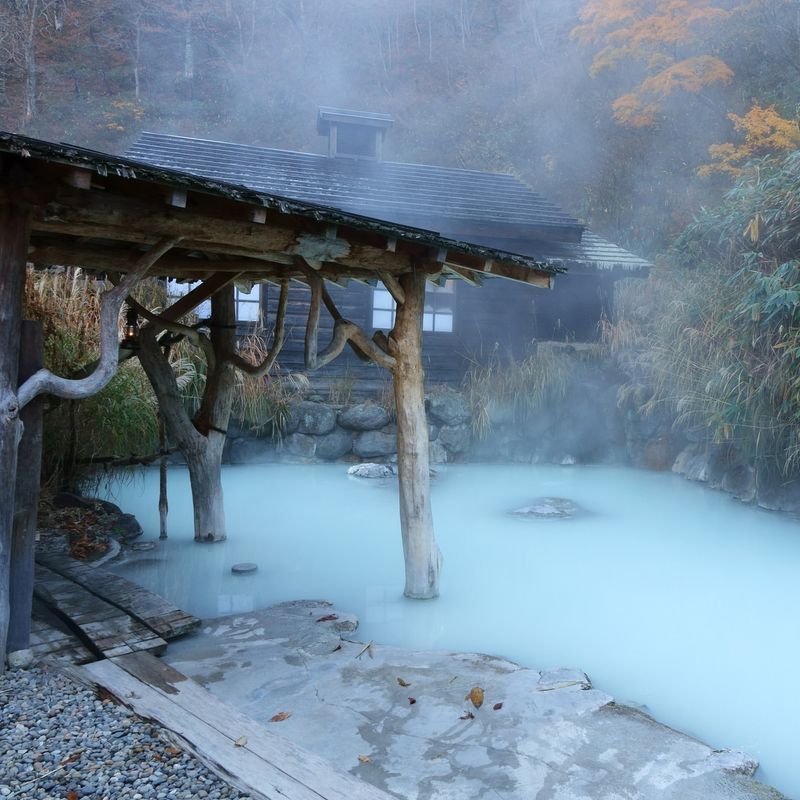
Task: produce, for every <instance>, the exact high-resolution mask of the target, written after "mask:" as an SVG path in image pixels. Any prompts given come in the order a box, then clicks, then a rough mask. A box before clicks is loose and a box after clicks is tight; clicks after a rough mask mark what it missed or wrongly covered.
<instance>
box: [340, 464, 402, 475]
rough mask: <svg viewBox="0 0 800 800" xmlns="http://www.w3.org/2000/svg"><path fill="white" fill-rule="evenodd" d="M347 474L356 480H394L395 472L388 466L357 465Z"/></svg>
mask: <svg viewBox="0 0 800 800" xmlns="http://www.w3.org/2000/svg"><path fill="white" fill-rule="evenodd" d="M347 474H348V475H352V476H353V477H354V478H393V477H394V470H393V469H392V468H391V467H387V466H386V464H355V465H353V466H352V467H350V468H349V469H348V470H347Z"/></svg>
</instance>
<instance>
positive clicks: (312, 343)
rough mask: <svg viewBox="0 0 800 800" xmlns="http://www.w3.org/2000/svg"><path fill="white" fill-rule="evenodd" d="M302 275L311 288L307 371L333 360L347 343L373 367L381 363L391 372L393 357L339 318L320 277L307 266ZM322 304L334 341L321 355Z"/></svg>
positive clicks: (306, 343) (306, 352) (359, 330)
mask: <svg viewBox="0 0 800 800" xmlns="http://www.w3.org/2000/svg"><path fill="white" fill-rule="evenodd" d="M303 272H304V273H305V275H306V278H307V279H308V285H309V287H310V288H311V303H310V306H309V310H308V322H307V324H306V341H305V363H306V367H307V368H308V369H319V368H320V367H324V366H325V365H326V364H329V363H330V362H331V361H333V359H334V358H336V357H337V356H338V355H339V354H340V353H341V352H342V350H344V346H345V345H346V344H348V343H349V344H351V345H352V346H353V347H354V349H355V350H356V352H359V351H360V352H361V353H362V354H363V355H364V356H366V357H367V358H369V359H370V360H372V361H374V362H375V363H376V364H380V366H382V367H384V368H385V369H388V370H391V369H394V365H395V360H394V358H393V357H392V356H390V355H388V354H387V353H385V352H383V350H381V349H380V348H379V347H377V346H376V345H375V344H374V343H373V342H372V341H371V340H370V339H369V337H368V336H367V335H366V334H365V333H364V331H362V330H361V328H359V327H358V325H356V324H355V323H354V322H350V321H349V320H346V319H345V318H344V317H342V315H341V314H340V313H339V309H337V308H336V304H335V303H334V302H333V300H332V298H331V296H330V295H329V294H328V291H327V289H326V288H325V285H324V283H323V280H322V278H321V277H320V276H319V275H317V273H316V272H314V270H312V269H310V268H307V267H303ZM323 302H324V303H325V306H326V308H327V309H328V311H329V312H330V315H331V316H332V317H333V338H332V339H331V341H330V344H328V346H327V347H326V348H325V349H324V350H323V351H322V352H318V350H317V348H318V346H319V345H318V340H319V312H320V308H321V305H322V303H323Z"/></svg>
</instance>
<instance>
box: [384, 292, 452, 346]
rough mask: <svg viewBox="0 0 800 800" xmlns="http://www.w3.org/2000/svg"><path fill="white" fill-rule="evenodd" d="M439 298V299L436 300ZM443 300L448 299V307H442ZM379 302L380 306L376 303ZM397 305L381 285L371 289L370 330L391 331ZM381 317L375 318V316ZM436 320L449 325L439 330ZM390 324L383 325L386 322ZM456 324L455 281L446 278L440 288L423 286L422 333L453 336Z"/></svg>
mask: <svg viewBox="0 0 800 800" xmlns="http://www.w3.org/2000/svg"><path fill="white" fill-rule="evenodd" d="M437 298H439V299H437ZM445 299H449V303H448V305H446V306H444V305H443V303H444V302H445ZM378 302H380V303H381V304H380V305H377V303H378ZM396 312H397V303H396V302H395V301H394V298H393V297H392V295H391V292H389V290H388V289H387V288H386V287H385V286H384V285H383V283H380V282H379V283H378V284H377V286H375V287H373V289H372V303H371V306H370V323H371V325H372V330H373V331H376V330H391V329H392V328H393V327H394V322H395V319H396ZM377 314H380V315H383V316H381V317H377V316H376V315H377ZM437 319H438V320H440V321H441V320H445V319H447V320H449V325H448V326H447V327H445V328H439V327H438V325H437ZM387 320H388V321H389V322H390V323H391V324H383V323H385V322H386V321H387ZM455 322H456V281H455V280H454V279H453V278H448V279H447V280H446V281H445V282H444V284H443V285H442V286H438V285H436V284H428V285H426V286H425V306H424V309H423V312H422V332H423V333H432V334H443V335H444V334H453V333H455Z"/></svg>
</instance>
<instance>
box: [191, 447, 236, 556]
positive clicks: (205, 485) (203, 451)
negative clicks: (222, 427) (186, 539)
mask: <svg viewBox="0 0 800 800" xmlns="http://www.w3.org/2000/svg"><path fill="white" fill-rule="evenodd" d="M224 445H225V436H224V435H223V434H221V433H217V432H216V431H212V432H211V433H210V434H209V436H208V439H207V440H206V442H205V444H203V445H202V446H201V447H199V448H198V449H197V450H194V451H188V452H186V453H185V456H186V465H187V466H188V468H189V481H190V483H191V485H192V506H193V508H194V539H195V541H196V542H222V541H224V540H225V539H226V538H227V534H226V531H225V503H224V500H223V496H222V449H223V446H224Z"/></svg>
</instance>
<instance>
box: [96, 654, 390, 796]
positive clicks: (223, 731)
mask: <svg viewBox="0 0 800 800" xmlns="http://www.w3.org/2000/svg"><path fill="white" fill-rule="evenodd" d="M82 672H83V673H84V675H86V676H87V677H88V679H89V680H90V681H91V682H92V683H94V684H96V685H98V686H102V687H103V688H104V689H105V690H106V691H108V692H110V693H111V694H112V695H114V696H115V697H116V698H117V699H118V700H119V701H120V702H121V703H123V704H124V705H125V706H127V707H129V708H130V709H132V710H133V711H134V712H135V713H137V714H139V715H141V716H143V717H145V718H146V719H152V720H155V721H156V722H157V723H158V724H159V725H161V726H162V727H163V728H164V729H165V731H166V733H167V735H168V736H169V738H170V739H172V740H173V741H177V743H178V744H180V745H181V746H182V747H183V748H185V749H186V750H188V751H189V752H190V753H194V754H195V755H196V756H197V757H198V758H200V760H201V761H202V762H203V763H204V764H206V765H207V766H208V767H209V768H210V769H212V770H213V771H214V772H215V773H216V774H217V775H219V776H220V777H221V778H222V779H223V780H224V781H225V782H226V783H228V784H232V785H233V786H236V787H237V788H238V789H239V790H240V791H242V792H244V793H246V794H247V795H248V796H250V797H252V798H254V800H275V798H282V800H345V799H346V800H392V797H391V796H390V795H388V794H387V793H386V792H384V791H383V790H381V789H378V788H377V787H375V786H371V785H370V784H368V783H364V782H363V781H361V780H359V779H358V778H356V777H354V776H353V775H350V774H349V773H347V772H344V771H343V770H339V769H337V768H336V767H335V766H334V765H333V764H330V763H329V762H327V761H325V760H324V759H323V758H320V757H319V756H317V755H315V754H313V753H311V752H309V751H307V750H304V749H303V748H301V747H298V746H297V745H296V744H294V743H293V742H291V741H290V740H289V739H287V738H285V737H283V736H279V735H278V734H275V733H271V732H270V731H268V730H267V729H266V728H265V727H264V726H263V725H260V724H259V723H257V722H255V721H254V720H252V719H250V718H248V717H246V716H245V715H244V714H242V713H241V712H239V711H237V710H235V709H234V708H232V707H231V706H228V705H226V704H225V703H223V702H222V701H221V700H220V699H219V698H217V697H215V696H214V695H212V694H211V693H210V692H208V691H207V690H206V689H204V688H203V687H202V686H200V685H199V684H197V683H195V682H194V681H193V680H191V679H190V678H187V677H186V676H185V675H183V674H182V673H180V672H178V671H177V670H175V669H173V668H172V667H170V666H168V665H167V664H165V663H164V662H163V661H160V660H158V659H155V658H153V657H152V656H148V655H146V654H135V655H131V656H122V657H120V658H115V659H113V660H112V661H98V662H96V663H94V664H90V665H88V666H86V667H83V668H82Z"/></svg>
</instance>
